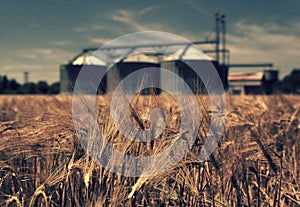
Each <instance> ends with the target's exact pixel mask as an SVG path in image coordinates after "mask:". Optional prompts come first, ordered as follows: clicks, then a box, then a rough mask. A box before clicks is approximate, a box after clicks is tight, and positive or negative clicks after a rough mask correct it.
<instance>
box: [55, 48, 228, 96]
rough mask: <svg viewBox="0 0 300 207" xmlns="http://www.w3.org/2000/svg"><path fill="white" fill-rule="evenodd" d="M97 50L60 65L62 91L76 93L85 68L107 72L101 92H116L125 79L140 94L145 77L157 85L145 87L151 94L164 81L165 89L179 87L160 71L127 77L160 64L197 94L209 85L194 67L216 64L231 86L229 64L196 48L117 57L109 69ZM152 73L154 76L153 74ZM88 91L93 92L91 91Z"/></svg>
mask: <svg viewBox="0 0 300 207" xmlns="http://www.w3.org/2000/svg"><path fill="white" fill-rule="evenodd" d="M93 52H94V51H91V50H83V52H82V53H81V54H80V55H78V56H77V57H75V58H74V59H73V60H72V61H70V62H69V63H68V64H66V65H62V66H61V67H60V80H61V93H72V92H73V90H74V84H75V81H76V79H77V77H78V74H79V72H80V71H81V70H82V69H84V70H89V71H90V72H89V73H91V74H93V73H99V71H101V72H103V73H106V74H105V75H104V77H103V78H102V80H101V83H100V85H99V88H98V93H99V94H104V93H110V92H113V91H114V90H115V89H116V87H117V86H118V85H119V84H120V83H121V81H122V89H123V90H124V92H126V93H136V92H137V91H136V90H135V89H136V88H138V86H141V84H142V81H143V78H148V79H150V80H151V81H153V85H155V86H156V87H153V88H148V89H145V90H143V91H142V93H143V94H148V93H150V91H153V90H154V92H155V93H156V94H158V93H160V89H159V88H160V87H159V86H160V85H161V84H162V85H161V86H162V88H164V87H163V86H167V85H169V86H170V85H172V86H171V88H173V89H172V90H179V88H178V83H175V82H174V80H170V77H167V76H166V74H160V73H159V72H158V71H157V70H153V71H154V72H152V73H148V74H147V75H148V76H147V77H140V78H135V79H130V78H129V79H126V77H127V76H128V75H129V74H132V73H133V72H135V71H137V70H140V69H145V68H147V69H149V70H151V68H160V67H161V68H164V69H167V70H170V71H172V72H173V73H175V74H178V76H179V77H180V78H182V79H183V80H184V81H185V82H186V83H187V85H188V86H189V87H190V88H191V90H192V92H193V93H202V92H203V91H206V90H205V87H204V85H203V83H202V81H201V79H200V77H199V76H198V75H197V74H196V72H195V71H194V70H195V69H196V70H207V69H212V68H209V67H213V66H214V67H215V68H216V69H217V73H218V75H219V77H220V78H221V81H222V83H223V85H224V88H227V74H228V67H226V66H220V65H219V64H218V63H217V62H216V61H213V60H212V58H211V57H209V56H207V55H206V54H205V53H203V52H202V51H199V50H198V49H197V48H195V47H188V48H182V49H179V50H178V51H176V52H175V53H174V54H173V55H171V56H168V57H163V56H162V55H158V54H134V55H131V56H128V57H126V58H124V59H122V60H120V61H119V60H115V64H114V65H113V66H111V67H110V68H109V70H108V68H107V67H108V66H107V63H105V61H103V60H100V59H98V58H96V57H95V56H94V55H93ZM190 66H191V67H193V69H194V70H193V69H191V68H190ZM149 75H150V76H151V77H149ZM94 77H95V76H93V75H88V77H87V78H86V83H87V84H86V85H87V90H88V87H89V86H90V84H98V83H96V81H95V80H92V79H93V78H94ZM94 82H95V83H94ZM211 82H212V83H213V82H214V81H213V80H212V81H211ZM87 93H89V92H88V91H87Z"/></svg>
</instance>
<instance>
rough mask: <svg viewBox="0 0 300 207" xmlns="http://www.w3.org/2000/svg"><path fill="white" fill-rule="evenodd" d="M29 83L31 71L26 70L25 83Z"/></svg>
mask: <svg viewBox="0 0 300 207" xmlns="http://www.w3.org/2000/svg"><path fill="white" fill-rule="evenodd" d="M27 83H29V72H28V71H25V72H24V84H27Z"/></svg>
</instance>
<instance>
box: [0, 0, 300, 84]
mask: <svg viewBox="0 0 300 207" xmlns="http://www.w3.org/2000/svg"><path fill="white" fill-rule="evenodd" d="M299 9H300V1H298V0H286V1H283V0H282V1H279V0H278V1H258V0H251V1H249V0H244V1H241V0H239V1H237V0H228V1H220V0H210V1H202V0H172V1H147V0H146V1H138V0H130V1H116V0H111V1H105V2H104V1H100V0H98V1H91V0H90V1H89V0H88V1H79V0H73V1H57V0H52V1H40V0H27V1H16V0H12V1H5V2H4V1H2V2H1V6H0V16H1V18H0V26H1V32H0V45H1V46H0V47H1V49H0V63H1V66H0V75H4V74H6V75H8V76H9V78H15V79H17V80H18V81H19V82H23V72H24V71H29V72H30V81H38V80H46V81H48V82H49V83H52V82H55V81H58V80H59V65H60V64H63V63H66V62H68V61H69V60H70V59H72V58H73V57H75V56H76V55H77V54H78V53H80V51H81V50H82V49H83V48H87V47H100V46H102V45H103V44H104V43H106V42H108V41H109V40H112V39H114V38H117V37H119V36H121V35H125V34H128V33H132V32H140V31H149V30H157V31H163V32H171V33H175V34H178V35H181V36H183V37H185V38H187V39H189V40H192V41H197V40H204V39H206V38H212V37H213V36H212V33H211V32H212V31H213V27H214V25H213V16H214V13H215V12H217V11H218V12H220V13H224V14H226V16H227V31H228V33H227V39H228V49H230V50H231V62H232V63H234V62H238V63H242V62H247V63H251V62H273V63H274V65H275V67H277V68H279V69H280V73H281V77H282V76H284V75H286V74H288V73H289V72H290V70H291V69H292V68H297V67H298V68H300V58H299V57H300V55H299V51H300V13H299ZM204 49H205V48H204ZM244 70H245V69H244ZM255 70H258V69H253V70H252V71H255ZM235 71H236V70H233V72H235Z"/></svg>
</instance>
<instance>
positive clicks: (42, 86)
mask: <svg viewBox="0 0 300 207" xmlns="http://www.w3.org/2000/svg"><path fill="white" fill-rule="evenodd" d="M36 87H37V92H38V93H42V94H47V93H48V91H49V86H48V83H47V82H46V81H39V82H38V83H37V85H36Z"/></svg>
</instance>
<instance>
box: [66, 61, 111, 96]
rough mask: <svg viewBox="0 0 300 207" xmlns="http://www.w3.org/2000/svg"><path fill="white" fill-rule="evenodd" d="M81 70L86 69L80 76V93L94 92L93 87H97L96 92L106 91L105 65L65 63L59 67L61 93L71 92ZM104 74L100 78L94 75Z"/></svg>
mask: <svg viewBox="0 0 300 207" xmlns="http://www.w3.org/2000/svg"><path fill="white" fill-rule="evenodd" d="M81 70H86V72H83V73H82V74H81V76H80V79H81V80H80V81H81V84H80V92H82V93H87V94H90V93H94V92H95V91H94V90H93V89H94V88H96V87H97V88H98V91H97V92H98V94H103V93H105V92H106V84H107V83H106V76H105V75H104V74H105V72H106V67H105V66H94V65H85V66H83V65H65V66H64V68H62V69H61V84H62V86H61V89H62V91H61V92H62V93H73V90H74V85H75V82H76V80H77V78H78V75H79V73H80V71H81ZM102 74H103V75H104V77H103V78H102V80H101V81H100V80H98V79H97V78H95V77H99V76H100V75H102ZM99 83H100V84H99Z"/></svg>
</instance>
